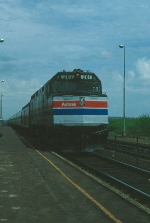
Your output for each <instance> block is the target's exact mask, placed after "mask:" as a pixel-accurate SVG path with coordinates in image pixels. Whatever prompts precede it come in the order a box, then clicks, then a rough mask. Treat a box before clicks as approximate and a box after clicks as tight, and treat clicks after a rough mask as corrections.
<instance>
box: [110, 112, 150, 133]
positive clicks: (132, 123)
mask: <svg viewBox="0 0 150 223" xmlns="http://www.w3.org/2000/svg"><path fill="white" fill-rule="evenodd" d="M125 126H126V131H125V132H126V135H127V136H130V137H132V136H133V137H150V115H147V114H144V115H142V116H140V117H138V118H126V119H125ZM122 133H123V118H117V117H110V118H109V134H110V135H122Z"/></svg>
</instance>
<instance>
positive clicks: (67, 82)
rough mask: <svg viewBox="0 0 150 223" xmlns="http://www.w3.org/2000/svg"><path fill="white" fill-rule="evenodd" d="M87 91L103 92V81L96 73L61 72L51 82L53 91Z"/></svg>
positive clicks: (72, 92)
mask: <svg viewBox="0 0 150 223" xmlns="http://www.w3.org/2000/svg"><path fill="white" fill-rule="evenodd" d="M77 92H86V93H87V94H102V87H101V81H100V80H99V79H98V78H97V77H96V75H95V74H93V73H92V74H91V73H90V74H87V73H82V74H73V73H69V74H68V73H67V74H64V73H60V74H59V75H57V76H55V78H54V79H53V81H52V82H51V93H52V94H57V93H65V94H67V93H71V94H75V93H77Z"/></svg>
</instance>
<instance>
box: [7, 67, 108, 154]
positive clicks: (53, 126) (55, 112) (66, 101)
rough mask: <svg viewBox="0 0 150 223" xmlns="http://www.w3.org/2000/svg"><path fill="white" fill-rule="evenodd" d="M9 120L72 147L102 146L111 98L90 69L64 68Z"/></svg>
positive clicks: (91, 147)
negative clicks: (109, 98)
mask: <svg viewBox="0 0 150 223" xmlns="http://www.w3.org/2000/svg"><path fill="white" fill-rule="evenodd" d="M8 124H9V125H12V126H18V127H21V128H23V129H26V130H27V131H28V132H30V133H32V134H33V133H38V135H39V134H42V135H43V134H44V135H45V136H46V137H49V138H50V139H52V138H55V139H56V141H57V142H58V141H59V142H60V143H61V145H64V148H70V149H72V150H80V151H83V150H89V149H90V150H91V149H98V148H100V147H101V146H102V145H103V143H104V142H105V141H106V139H107V136H108V100H107V95H106V94H105V93H102V85H101V81H100V79H99V78H98V77H97V76H96V75H95V74H94V73H92V72H90V71H83V70H80V69H74V70H73V71H61V72H58V73H57V74H56V75H54V76H53V77H52V78H51V79H50V80H49V81H47V82H46V83H45V84H44V85H43V86H42V87H41V88H40V89H39V90H37V91H36V92H35V93H34V94H33V95H32V96H31V99H30V101H29V103H28V104H26V105H25V106H24V107H23V108H22V110H21V111H19V112H18V113H17V114H15V115H13V116H12V117H11V118H10V119H9V120H8Z"/></svg>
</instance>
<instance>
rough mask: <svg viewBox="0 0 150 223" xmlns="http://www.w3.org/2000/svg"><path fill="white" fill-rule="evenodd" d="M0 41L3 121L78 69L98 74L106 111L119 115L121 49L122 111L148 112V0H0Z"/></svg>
mask: <svg viewBox="0 0 150 223" xmlns="http://www.w3.org/2000/svg"><path fill="white" fill-rule="evenodd" d="M0 39H4V42H1V43H0V82H1V85H0V91H1V94H2V95H3V96H2V109H3V119H8V118H9V117H11V116H12V115H14V114H15V113H17V112H18V111H20V110H21V108H22V107H23V106H24V105H25V104H27V103H28V102H29V101H30V96H31V95H32V94H33V93H34V92H35V91H36V90H38V89H39V88H40V87H41V86H42V85H44V84H45V83H46V82H47V81H48V80H49V79H50V78H51V77H52V76H53V75H55V74H56V73H57V72H58V71H62V70H66V71H71V70H73V69H75V68H80V69H82V70H90V71H92V72H94V73H95V74H96V75H97V76H98V77H99V78H100V79H101V81H102V87H103V92H106V93H107V95H108V103H109V116H111V117H112V116H113V117H122V116H123V81H124V49H125V77H126V78H125V86H126V87H125V96H126V100H125V110H126V117H139V116H142V115H143V114H148V115H149V114H150V1H149V0H143V1H141V0H132V1H129V0H122V1H120V0H113V1H111V0H42V1H41V0H32V1H31V0H15V1H13V0H0ZM120 44H123V45H124V46H125V48H119V45H120ZM3 80H4V82H2V81H3Z"/></svg>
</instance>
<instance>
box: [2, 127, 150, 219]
mask: <svg viewBox="0 0 150 223" xmlns="http://www.w3.org/2000/svg"><path fill="white" fill-rule="evenodd" d="M2 133H3V134H2V135H1V137H0V222H8V223H80V222H81V223H91V222H94V223H100V222H102V223H103V222H104V223H111V222H117V223H121V222H128V223H130V222H132V223H133V222H136V223H138V222H139V223H146V222H149V220H150V218H149V217H150V216H149V215H148V214H146V213H144V212H143V211H140V210H139V209H138V208H135V207H134V206H132V205H130V204H129V203H128V202H127V201H125V200H124V199H122V198H121V197H119V196H117V195H116V194H115V193H113V192H112V191H110V190H108V189H107V188H105V187H104V186H103V185H100V184H99V183H97V182H96V181H94V180H93V179H91V178H89V176H87V175H85V174H83V173H82V172H80V171H79V170H77V169H76V168H74V167H73V166H70V165H69V164H68V163H66V162H65V161H64V160H61V159H60V158H59V157H56V156H55V155H54V154H53V153H51V152H48V151H39V150H37V149H36V148H33V147H32V146H30V145H29V144H26V143H24V142H23V140H22V138H21V137H19V136H18V135H17V133H16V132H15V131H14V130H13V129H12V128H10V127H8V126H4V127H3V130H2ZM96 202H97V203H96Z"/></svg>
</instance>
